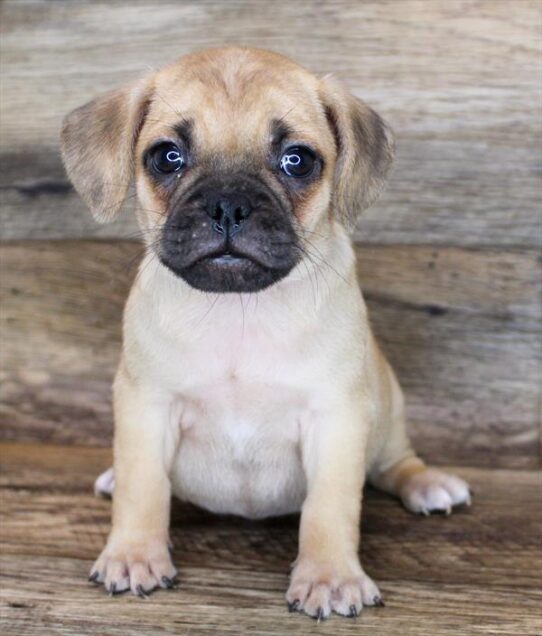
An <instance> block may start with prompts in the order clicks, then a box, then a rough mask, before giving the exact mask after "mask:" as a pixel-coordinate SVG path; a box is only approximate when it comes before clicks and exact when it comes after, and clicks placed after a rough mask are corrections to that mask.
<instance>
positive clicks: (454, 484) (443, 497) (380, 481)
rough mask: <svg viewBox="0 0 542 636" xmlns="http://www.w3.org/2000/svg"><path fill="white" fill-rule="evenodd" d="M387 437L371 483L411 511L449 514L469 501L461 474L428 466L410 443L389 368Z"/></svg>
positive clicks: (371, 473) (393, 379)
mask: <svg viewBox="0 0 542 636" xmlns="http://www.w3.org/2000/svg"><path fill="white" fill-rule="evenodd" d="M388 380H389V385H388V386H389V389H390V394H389V398H390V400H389V404H390V409H389V416H388V417H389V420H391V421H390V427H389V431H388V433H387V439H386V441H385V443H384V445H383V447H382V450H381V452H380V456H379V457H377V460H376V462H375V463H374V465H373V467H372V469H371V471H370V473H369V481H370V483H371V484H373V485H374V486H376V487H377V488H379V489H380V490H384V491H385V492H388V493H390V494H392V495H395V496H396V497H399V499H400V500H401V501H402V502H403V505H404V506H405V508H407V509H408V510H410V511H411V512H414V513H421V514H425V515H428V514H430V513H431V512H437V511H439V512H444V513H446V514H450V513H451V511H452V508H453V507H454V506H459V505H463V504H464V505H467V506H469V505H470V503H471V493H470V489H469V485H468V484H467V483H466V482H465V481H464V480H463V479H461V478H460V477H456V476H455V475H451V474H449V473H446V472H444V471H441V470H437V469H436V468H430V467H428V466H427V465H426V464H425V463H424V462H423V461H422V460H421V459H420V458H419V457H417V456H416V454H415V452H414V451H413V450H412V448H411V446H410V442H409V439H408V436H407V433H406V426H405V417H404V407H403V395H402V392H401V388H400V387H399V384H398V382H397V380H396V379H395V376H394V374H393V371H392V370H391V368H389V367H388Z"/></svg>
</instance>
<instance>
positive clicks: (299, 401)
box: [174, 334, 311, 517]
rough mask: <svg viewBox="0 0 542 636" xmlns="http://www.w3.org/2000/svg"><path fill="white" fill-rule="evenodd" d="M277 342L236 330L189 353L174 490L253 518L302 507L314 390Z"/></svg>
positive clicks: (301, 368) (300, 367)
mask: <svg viewBox="0 0 542 636" xmlns="http://www.w3.org/2000/svg"><path fill="white" fill-rule="evenodd" d="M277 346H279V345H277V344H276V343H275V345H274V346H270V343H269V341H268V342H267V343H262V342H259V343H257V339H254V338H253V339H252V340H250V339H249V338H248V337H247V334H245V336H244V341H242V342H241V341H240V340H236V338H235V335H233V337H232V338H231V339H230V340H229V341H227V342H226V341H225V342H223V343H222V344H218V343H215V348H214V351H213V352H211V351H210V350H208V351H202V349H201V348H200V349H199V350H198V351H197V352H195V351H194V357H193V359H192V360H191V356H188V358H187V361H186V362H187V366H186V367H185V368H186V371H187V372H188V374H189V376H190V378H189V379H186V380H184V381H182V382H181V383H180V386H179V393H178V395H179V401H180V406H181V408H180V413H181V415H180V421H179V426H180V427H181V431H180V445H179V451H178V456H177V460H176V470H175V475H176V478H175V479H174V491H175V493H176V494H177V495H178V496H180V497H181V498H183V499H188V500H190V501H193V502H194V503H197V504H199V505H203V506H204V507H207V508H209V509H211V510H214V511H216V512H230V513H238V514H242V515H245V516H251V517H259V516H266V515H268V514H280V513H283V512H291V511H293V510H296V509H297V508H298V506H299V504H300V502H301V501H302V497H303V492H304V476H303V471H302V468H301V456H300V447H299V439H300V427H301V426H302V421H303V418H304V416H305V414H306V412H307V410H308V408H309V403H310V393H311V392H310V391H309V390H308V388H307V386H308V384H309V381H308V377H307V376H308V373H307V370H306V369H305V368H304V365H303V364H300V363H299V358H297V357H294V356H292V355H291V354H292V352H288V351H287V350H285V349H284V348H283V347H280V351H277ZM187 353H188V352H187ZM202 354H203V355H202ZM213 354H214V355H213ZM205 358H207V360H206V361H205Z"/></svg>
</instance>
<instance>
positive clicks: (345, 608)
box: [286, 557, 384, 620]
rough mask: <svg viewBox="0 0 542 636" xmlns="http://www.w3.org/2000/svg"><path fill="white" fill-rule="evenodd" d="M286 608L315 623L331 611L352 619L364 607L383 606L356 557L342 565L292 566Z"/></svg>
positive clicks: (311, 563)
mask: <svg viewBox="0 0 542 636" xmlns="http://www.w3.org/2000/svg"><path fill="white" fill-rule="evenodd" d="M286 600H287V602H288V609H289V610H290V611H291V612H295V611H299V612H305V614H308V615H309V616H312V617H313V618H316V619H317V620H323V619H325V618H327V617H328V616H329V615H330V614H331V612H335V613H337V614H340V615H341V616H348V617H351V618H353V617H355V616H357V615H358V614H359V613H360V612H361V610H362V609H363V606H364V605H378V606H382V605H384V603H383V601H382V597H381V595H380V592H379V590H378V587H377V586H376V585H375V583H373V581H372V580H371V579H370V578H369V577H368V576H367V575H366V574H365V572H364V571H363V570H362V569H361V566H360V565H359V562H358V559H357V557H353V558H352V560H351V562H346V563H343V564H332V563H319V562H316V561H310V560H307V559H305V560H303V559H302V560H301V561H299V563H297V565H296V566H295V567H294V570H293V571H292V575H291V578H290V587H289V588H288V591H287V592H286Z"/></svg>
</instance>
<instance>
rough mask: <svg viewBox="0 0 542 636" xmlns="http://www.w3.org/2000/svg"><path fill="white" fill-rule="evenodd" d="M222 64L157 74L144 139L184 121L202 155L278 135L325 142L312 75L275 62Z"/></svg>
mask: <svg viewBox="0 0 542 636" xmlns="http://www.w3.org/2000/svg"><path fill="white" fill-rule="evenodd" d="M221 62H222V63H220V62H214V63H203V64H196V65H193V66H189V65H188V66H187V65H182V66H179V67H178V68H175V67H172V68H169V69H165V70H164V71H162V72H161V73H159V74H157V76H156V78H155V90H154V96H153V100H152V104H151V107H150V110H149V114H148V118H147V120H148V121H147V124H146V125H145V130H144V133H145V135H144V136H145V138H146V139H152V137H153V136H154V137H155V138H156V137H160V136H165V137H168V136H171V134H172V128H173V130H174V131H178V130H179V129H180V127H181V126H182V124H183V123H184V124H188V125H187V126H185V129H187V130H188V132H189V134H190V136H191V138H192V142H193V143H194V145H195V146H196V147H197V148H199V149H200V151H201V152H203V153H216V152H227V153H228V154H234V153H236V152H243V151H244V152H246V150H247V148H250V147H252V148H253V149H254V150H256V149H257V147H261V148H262V149H264V148H265V147H267V146H268V145H269V143H270V142H272V141H273V136H276V135H277V134H279V133H282V134H283V135H285V134H288V135H289V136H290V137H292V138H295V139H297V140H299V141H301V140H303V141H304V142H307V143H312V144H313V145H315V146H318V145H319V144H322V143H324V144H325V143H326V141H329V140H327V138H326V135H327V134H329V131H328V129H327V125H326V117H325V113H324V109H323V107H322V104H321V103H320V100H319V97H318V92H317V80H316V78H315V77H314V76H312V75H311V74H310V73H308V72H307V71H305V70H304V69H302V68H300V67H297V66H295V65H289V64H286V63H277V61H276V60H275V61H274V62H275V63H274V64H273V63H272V62H269V61H265V62H262V61H257V62H255V61H254V60H252V61H247V60H242V59H241V60H235V59H225V60H222V61H221ZM279 122H280V123H281V126H279V127H278V128H277V124H278V123H279Z"/></svg>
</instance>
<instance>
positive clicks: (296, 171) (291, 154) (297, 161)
mask: <svg viewBox="0 0 542 636" xmlns="http://www.w3.org/2000/svg"><path fill="white" fill-rule="evenodd" d="M314 164H315V157H314V153H313V152H312V150H310V149H309V148H305V147H304V146H292V147H291V148H288V149H287V150H285V151H284V154H283V155H282V157H281V158H280V169H281V170H282V171H283V172H284V173H285V174H287V175H288V176H289V177H295V178H297V179H299V178H302V177H308V176H309V175H310V174H311V172H312V171H313V169H314Z"/></svg>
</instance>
